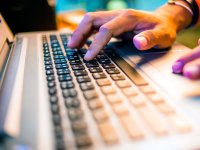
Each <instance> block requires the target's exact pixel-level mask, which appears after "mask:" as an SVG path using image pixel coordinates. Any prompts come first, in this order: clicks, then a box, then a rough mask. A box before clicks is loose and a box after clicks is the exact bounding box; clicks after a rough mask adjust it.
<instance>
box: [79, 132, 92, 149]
mask: <svg viewBox="0 0 200 150" xmlns="http://www.w3.org/2000/svg"><path fill="white" fill-rule="evenodd" d="M75 141H76V145H77V147H78V148H85V147H89V146H91V145H92V140H91V138H90V137H89V136H88V135H81V136H76V137H75Z"/></svg>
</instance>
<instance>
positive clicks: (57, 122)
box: [52, 114, 61, 126]
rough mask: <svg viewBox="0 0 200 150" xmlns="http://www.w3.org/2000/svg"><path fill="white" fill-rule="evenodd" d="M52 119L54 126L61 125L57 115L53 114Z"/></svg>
mask: <svg viewBox="0 0 200 150" xmlns="http://www.w3.org/2000/svg"><path fill="white" fill-rule="evenodd" d="M52 118H53V123H54V125H56V126H59V125H60V124H61V117H60V115H59V114H53V116H52Z"/></svg>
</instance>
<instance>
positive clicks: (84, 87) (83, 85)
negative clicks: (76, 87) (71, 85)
mask: <svg viewBox="0 0 200 150" xmlns="http://www.w3.org/2000/svg"><path fill="white" fill-rule="evenodd" d="M80 88H81V90H83V91H87V90H92V89H94V85H93V84H92V82H86V83H81V84H80Z"/></svg>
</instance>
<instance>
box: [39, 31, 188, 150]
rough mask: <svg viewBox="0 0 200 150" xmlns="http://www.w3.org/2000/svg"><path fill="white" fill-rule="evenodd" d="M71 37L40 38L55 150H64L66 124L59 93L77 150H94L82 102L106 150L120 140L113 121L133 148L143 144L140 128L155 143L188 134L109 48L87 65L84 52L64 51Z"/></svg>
mask: <svg viewBox="0 0 200 150" xmlns="http://www.w3.org/2000/svg"><path fill="white" fill-rule="evenodd" d="M69 37H70V35H68V34H61V35H43V36H42V46H43V54H44V67H45V70H46V73H45V74H46V80H47V86H48V93H49V101H50V104H51V105H50V106H51V112H52V120H53V121H52V122H53V125H54V131H55V132H54V133H55V141H56V148H57V149H65V148H67V146H66V144H65V140H67V139H65V138H64V137H65V136H64V134H65V133H64V132H63V124H62V122H63V120H64V119H66V118H63V117H62V115H61V109H60V105H59V101H61V99H59V96H58V94H57V93H58V91H61V93H62V99H64V104H65V109H66V112H67V115H68V119H69V120H70V126H71V130H72V132H73V135H74V139H75V145H76V146H77V148H90V147H92V146H93V144H94V142H93V141H94V137H91V133H90V132H89V130H88V128H89V124H90V122H87V121H86V120H85V118H84V116H85V111H84V109H83V108H82V102H83V103H86V104H87V107H88V108H89V110H90V112H91V115H92V116H93V119H94V121H95V123H96V130H97V131H98V132H99V133H100V135H101V140H102V141H103V142H104V143H105V144H106V145H115V144H119V143H120V141H122V140H123V139H122V138H121V137H120V135H119V132H118V128H117V127H116V124H115V123H116V122H113V121H112V120H113V118H116V120H117V123H118V124H120V125H121V126H122V128H123V129H122V130H123V131H124V133H125V135H126V136H127V137H128V138H129V139H131V140H133V141H134V142H137V141H141V140H144V139H145V138H146V131H145V130H144V127H142V126H145V128H147V129H148V130H149V131H150V132H152V134H153V135H154V136H156V137H165V136H168V135H170V134H172V133H177V134H179V133H187V132H189V131H190V130H191V125H190V124H189V123H188V122H187V121H186V120H185V118H184V117H183V116H182V115H181V114H179V112H177V110H176V108H175V107H174V106H173V105H171V104H170V103H169V102H168V101H167V100H166V99H165V98H164V97H163V96H162V94H160V93H159V92H158V91H157V90H156V89H155V88H154V87H153V86H152V85H151V84H150V83H148V81H147V80H145V79H144V78H143V77H142V76H141V75H140V74H139V73H138V72H137V71H136V70H135V69H134V68H132V67H131V66H130V65H129V64H128V63H127V62H126V61H124V60H123V59H122V58H121V57H120V56H119V55H118V54H116V53H115V52H114V51H113V49H112V47H110V46H109V45H107V46H106V47H105V48H104V51H101V52H100V53H99V54H98V55H97V56H96V58H95V59H94V60H92V61H85V60H84V59H83V57H84V55H85V53H86V51H87V49H86V48H82V49H80V50H76V49H70V48H68V47H67V42H68V39H69ZM87 44H88V45H89V44H90V41H88V42H87ZM80 99H82V100H80ZM110 110H111V111H112V113H110ZM135 114H137V115H138V116H139V118H140V119H139V120H138V118H137V117H138V116H137V117H136V116H135ZM141 124H142V126H141Z"/></svg>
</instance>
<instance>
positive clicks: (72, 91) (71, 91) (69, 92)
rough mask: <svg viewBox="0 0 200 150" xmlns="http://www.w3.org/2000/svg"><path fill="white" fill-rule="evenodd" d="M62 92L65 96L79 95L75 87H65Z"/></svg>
mask: <svg viewBox="0 0 200 150" xmlns="http://www.w3.org/2000/svg"><path fill="white" fill-rule="evenodd" d="M62 93H63V96H64V98H68V97H76V96H77V92H76V90H75V89H64V90H62Z"/></svg>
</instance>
